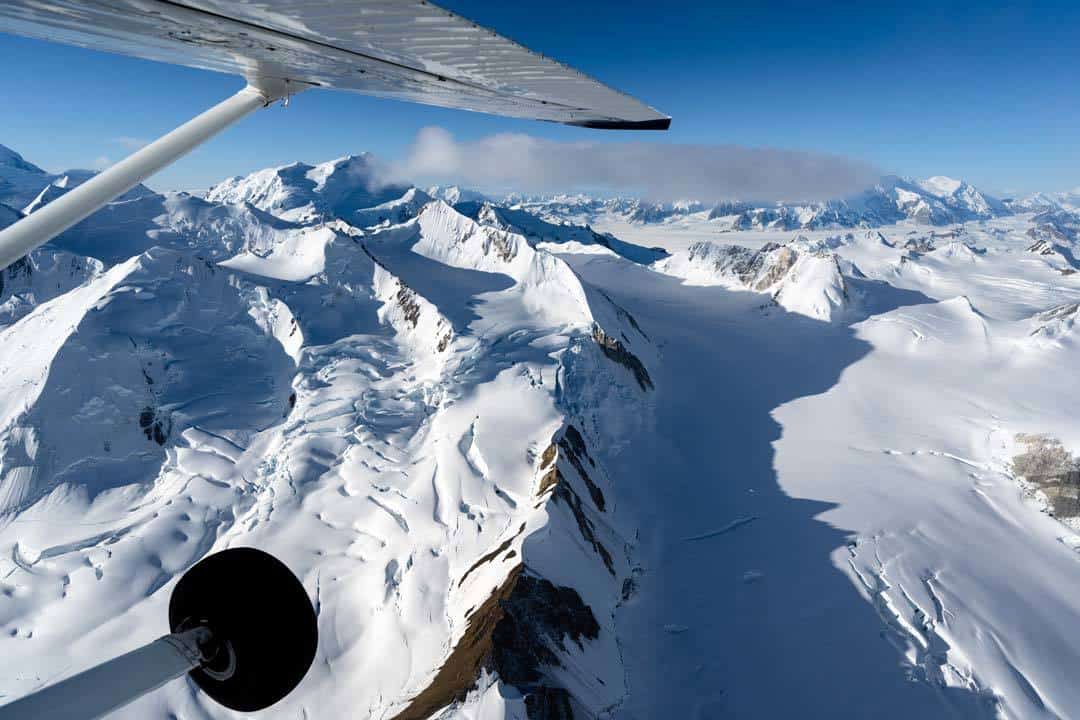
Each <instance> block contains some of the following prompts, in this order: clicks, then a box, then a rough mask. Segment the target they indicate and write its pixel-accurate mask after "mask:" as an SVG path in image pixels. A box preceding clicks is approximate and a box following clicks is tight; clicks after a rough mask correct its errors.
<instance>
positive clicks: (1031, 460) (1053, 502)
mask: <svg viewBox="0 0 1080 720" xmlns="http://www.w3.org/2000/svg"><path fill="white" fill-rule="evenodd" d="M1016 439H1017V441H1019V442H1020V443H1022V444H1023V445H1024V447H1025V452H1023V453H1021V454H1019V455H1017V456H1016V457H1014V458H1013V471H1014V472H1015V473H1016V474H1017V475H1020V476H1022V477H1023V478H1024V480H1026V481H1027V482H1028V483H1030V484H1031V485H1033V486H1034V488H1035V489H1036V491H1037V492H1041V493H1043V494H1044V495H1045V496H1046V498H1047V500H1048V501H1049V512H1050V514H1051V515H1053V516H1054V517H1056V518H1058V519H1060V520H1068V519H1071V518H1077V517H1080V463H1078V462H1077V460H1076V458H1074V457H1073V456H1072V454H1071V453H1070V452H1069V451H1068V450H1066V449H1065V447H1064V446H1063V445H1062V444H1061V441H1060V440H1058V439H1057V438H1053V437H1050V436H1048V435H1026V434H1023V433H1021V434H1019V435H1017V436H1016Z"/></svg>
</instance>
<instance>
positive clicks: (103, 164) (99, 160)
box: [90, 155, 113, 170]
mask: <svg viewBox="0 0 1080 720" xmlns="http://www.w3.org/2000/svg"><path fill="white" fill-rule="evenodd" d="M112 164H113V161H112V160H111V159H110V158H109V156H108V155H98V156H97V157H96V158H94V162H93V163H91V165H90V168H91V169H92V170H104V169H105V168H107V167H109V166H110V165H112Z"/></svg>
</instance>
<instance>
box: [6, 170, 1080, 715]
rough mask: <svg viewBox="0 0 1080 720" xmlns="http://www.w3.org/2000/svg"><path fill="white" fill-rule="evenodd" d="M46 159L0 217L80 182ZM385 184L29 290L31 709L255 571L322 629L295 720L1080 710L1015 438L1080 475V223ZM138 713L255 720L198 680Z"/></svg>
mask: <svg viewBox="0 0 1080 720" xmlns="http://www.w3.org/2000/svg"><path fill="white" fill-rule="evenodd" d="M13 155H14V154H10V153H9V154H7V155H2V154H0V161H2V162H3V163H5V164H4V165H2V166H0V180H2V181H3V182H6V183H8V184H7V185H5V186H3V187H9V188H12V187H15V186H17V185H19V186H20V187H24V188H25V193H24V197H26V198H27V199H26V201H25V203H23V202H19V203H16V204H14V205H10V204H5V205H0V224H2V223H5V222H11V221H15V220H16V219H17V218H18V217H20V216H21V215H22V212H23V210H24V209H27V208H28V209H29V210H30V211H31V212H33V211H37V208H39V207H41V205H42V204H43V203H46V202H48V201H49V200H50V199H52V198H55V197H57V196H59V194H61V193H62V192H63V191H65V186H67V185H70V183H71V182H73V181H74V180H77V175H76V174H73V173H67V174H66V175H67V176H68V178H69V180H68V181H64V180H63V179H62V178H63V176H51V175H48V174H47V173H44V172H42V171H40V169H38V168H36V167H34V166H32V165H30V164H29V163H26V162H25V161H24V160H22V159H21V158H17V156H15V157H13ZM375 167H376V163H375V160H374V159H373V158H371V157H370V156H358V157H354V158H344V159H341V160H336V161H332V162H330V163H324V164H322V165H304V164H296V165H291V166H287V167H284V168H275V169H270V170H265V171H260V172H258V173H254V174H253V175H251V176H249V177H247V178H233V179H231V180H227V181H225V182H224V183H222V184H220V185H219V186H217V187H216V188H215V189H214V191H212V192H211V194H210V196H208V197H207V198H206V199H200V198H195V197H191V196H189V195H186V194H183V193H165V194H157V193H151V192H149V191H147V192H145V193H141V194H138V195H137V196H135V197H130V198H127V199H124V200H122V201H119V202H115V203H112V204H110V205H109V206H107V207H106V208H105V209H103V210H102V211H101V212H100V213H98V214H96V215H95V216H93V217H91V218H89V219H88V220H87V221H85V222H84V223H81V224H80V225H79V226H77V227H75V228H72V230H70V231H68V232H67V233H65V234H64V235H62V236H61V237H59V238H57V239H56V240H55V241H54V242H52V243H49V244H47V245H46V246H43V247H42V248H39V249H38V250H35V251H34V252H32V253H31V254H29V255H28V256H27V257H26V258H24V259H22V260H20V261H19V262H17V263H15V264H14V265H12V266H11V267H9V268H7V269H5V270H4V271H3V274H2V275H0V280H2V283H3V284H2V287H0V378H3V382H0V654H2V656H3V657H4V658H5V659H6V660H7V665H8V666H10V667H12V668H18V672H10V673H0V703H2V702H6V701H7V700H8V699H10V698H13V697H17V696H21V695H23V694H25V693H27V692H30V691H32V690H34V689H37V688H39V687H41V686H43V685H45V684H48V683H50V682H53V681H55V680H58V679H60V678H62V677H65V676H67V675H69V674H71V673H73V672H75V671H77V670H79V669H81V668H84V667H87V666H89V665H91V664H93V663H95V662H98V661H101V660H103V659H105V658H107V657H111V656H115V655H117V654H119V653H122V652H125V651H127V650H130V649H132V648H133V647H135V646H137V645H138V644H140V643H142V642H145V641H147V640H149V639H152V638H154V637H156V636H158V635H160V633H161V631H162V623H163V618H164V616H165V611H166V605H167V600H168V595H169V591H170V589H171V588H172V584H173V583H174V582H175V581H176V579H177V577H178V576H179V575H180V574H182V573H183V572H184V570H185V569H186V568H188V567H190V566H191V565H192V564H193V563H194V562H196V561H198V560H199V559H200V558H202V557H204V556H205V555H206V554H208V553H211V552H214V551H216V550H220V549H222V548H225V547H230V546H256V547H260V548H264V549H266V550H268V551H270V552H272V553H274V554H275V555H276V556H278V557H279V558H281V559H282V560H283V561H284V562H285V563H286V564H287V565H288V566H289V567H290V568H291V569H292V570H293V571H294V572H295V573H296V574H297V575H298V577H299V578H300V579H301V581H302V583H303V584H304V587H305V588H306V590H307V591H308V593H309V596H310V597H311V599H312V602H313V604H314V606H315V608H316V610H317V614H318V623H319V632H320V643H319V648H318V652H317V656H316V660H315V663H314V665H313V667H312V669H311V671H310V672H309V673H308V675H307V677H306V678H305V679H304V681H303V683H302V684H301V685H300V687H298V688H297V690H296V691H295V692H294V693H293V694H292V695H290V696H289V697H288V698H286V699H285V700H284V701H282V702H281V703H280V704H278V705H276V706H274V707H272V708H270V709H269V710H268V711H267V712H266V713H265V715H266V716H267V717H282V718H297V717H362V718H366V717H371V718H383V719H384V720H388V719H391V718H400V719H403V720H404V719H409V720H411V719H417V720H427V719H429V718H439V719H440V720H450V719H451V718H460V719H462V720H464V719H469V720H506V719H507V718H519V719H522V718H529V719H530V720H554V719H559V720H563V719H565V718H577V719H579V720H580V719H582V718H624V717H625V718H654V717H672V718H720V717H803V716H806V714H807V713H808V710H807V708H813V711H812V712H810V714H813V715H819V716H822V717H852V716H858V717H886V718H897V719H900V718H905V719H907V718H911V717H947V716H953V717H971V718H991V717H993V718H999V717H1017V718H1020V717H1023V718H1050V717H1055V716H1057V717H1062V716H1068V715H1070V714H1073V709H1074V708H1080V690H1078V686H1077V684H1076V683H1075V682H1073V681H1072V678H1071V676H1070V674H1069V673H1067V672H1066V673H1062V671H1061V668H1068V667H1071V666H1073V665H1075V664H1076V661H1078V660H1080V639H1078V637H1077V635H1076V633H1075V632H1073V631H1072V629H1073V628H1075V627H1076V626H1077V624H1078V623H1080V579H1078V578H1080V575H1078V574H1077V573H1076V572H1075V570H1076V563H1077V555H1076V549H1077V548H1080V537H1078V536H1077V535H1076V534H1075V529H1074V527H1073V526H1070V525H1068V524H1064V525H1063V524H1062V523H1061V522H1058V520H1057V519H1056V518H1055V517H1052V516H1051V514H1052V513H1060V512H1065V511H1066V510H1067V511H1068V512H1069V513H1072V512H1074V510H1075V508H1076V507H1077V498H1076V488H1075V484H1076V483H1075V477H1074V475H1073V474H1071V473H1073V470H1072V466H1071V465H1069V466H1068V467H1065V466H1064V465H1062V466H1061V467H1058V466H1055V469H1054V473H1053V474H1052V476H1049V477H1050V479H1049V480H1048V479H1047V478H1042V480H1040V479H1039V478H1040V477H1041V476H1038V473H1037V472H1036V471H1035V470H1033V469H1032V468H1036V469H1037V468H1038V467H1042V465H1043V464H1045V463H1042V464H1040V462H1036V461H1038V460H1039V458H1038V457H1035V458H1033V457H1032V455H1033V453H1036V450H1037V449H1038V448H1036V449H1032V448H1033V447H1034V446H1032V445H1031V443H1030V442H1028V441H1020V440H1018V439H1017V438H1029V439H1030V438H1035V437H1040V438H1042V437H1045V438H1050V437H1052V438H1054V441H1053V442H1050V441H1049V440H1047V441H1046V442H1045V443H1043V444H1042V445H1039V447H1044V446H1045V447H1049V448H1051V449H1052V450H1053V451H1054V453H1056V454H1055V457H1057V456H1060V457H1061V458H1068V460H1069V462H1070V463H1071V462H1073V461H1074V457H1075V455H1076V454H1077V453H1076V451H1077V448H1080V426H1078V425H1077V423H1076V421H1075V417H1074V416H1075V412H1074V408H1075V407H1076V405H1077V404H1078V403H1080V389H1077V387H1076V386H1075V385H1076V384H1075V383H1070V382H1068V381H1067V380H1068V378H1067V376H1068V372H1067V369H1068V368H1071V367H1074V366H1075V365H1076V362H1077V360H1078V359H1080V358H1074V357H1073V354H1075V353H1078V352H1080V344H1078V343H1077V342H1076V334H1077V330H1076V323H1075V319H1076V317H1077V307H1078V305H1080V286H1078V285H1077V284H1076V277H1075V276H1074V275H1073V274H1071V272H1067V271H1070V270H1071V269H1072V267H1073V265H1072V263H1073V261H1074V260H1073V259H1074V257H1075V255H1074V253H1076V252H1080V248H1077V247H1076V243H1077V237H1078V235H1077V232H1078V230H1080V223H1078V222H1077V221H1076V219H1075V215H1074V214H1073V213H1072V211H1070V210H1069V209H1068V208H1065V207H1046V208H1043V209H1042V210H1040V212H1039V213H1035V212H1025V213H1023V214H1020V215H1015V216H1013V215H1007V214H1006V213H1007V212H1008V208H1006V210H1005V211H1003V210H1002V209H1001V208H1000V207H999V206H998V205H997V204H996V203H995V202H994V201H992V200H991V199H989V198H986V197H984V196H982V195H981V194H979V193H978V192H977V191H975V190H974V189H973V188H970V186H966V185H965V184H963V183H959V182H956V181H951V180H948V179H947V178H931V179H930V180H927V181H924V182H921V183H914V182H909V181H895V182H889V183H883V184H882V187H881V188H878V189H875V190H874V191H873V192H871V193H869V194H868V195H867V196H865V197H864V198H863V199H862V200H861V201H858V202H856V201H854V200H849V201H847V202H845V203H842V204H840V203H837V204H822V205H821V206H807V207H804V208H794V207H792V208H787V209H784V208H755V207H751V206H748V205H742V204H738V203H732V204H729V205H725V206H717V207H705V206H700V205H694V204H689V203H686V204H671V205H668V206H664V207H663V209H662V210H657V207H658V206H649V205H648V204H647V203H641V202H638V201H632V200H618V199H607V200H597V199H591V198H583V197H577V196H564V197H559V198H549V199H544V200H542V201H541V200H535V199H527V198H515V199H514V201H513V202H512V203H497V202H493V201H491V200H485V199H483V198H476V197H469V196H468V195H467V194H466V193H463V192H461V191H460V190H455V189H449V188H445V189H440V188H433V189H430V190H428V191H421V190H419V189H417V188H408V187H385V186H381V185H379V184H378V182H377V181H376V178H377V174H376V173H375V172H374V168H375ZM28 178H29V179H28ZM73 178H74V180H73ZM908 193H910V197H909V195H908ZM8 197H13V196H12V195H9V196H8ZM35 199H37V200H38V202H37V204H36V205H34V200H35ZM654 211H655V212H654ZM766 211H768V212H775V213H778V215H776V216H774V217H773V218H772V219H767V217H768V216H767V213H766ZM5 213H6V214H5ZM785 213H786V214H785ZM599 216H603V217H607V218H611V217H615V218H621V219H622V220H623V221H624V222H626V223H627V224H626V225H622V226H621V227H631V226H632V229H634V230H637V231H641V232H640V234H639V235H637V236H636V237H639V238H643V242H645V243H646V244H649V245H651V244H656V245H657V246H659V247H656V248H648V247H644V246H643V245H642V244H634V243H629V242H626V241H624V240H621V239H619V238H618V237H616V236H615V235H613V234H611V233H605V232H599V231H597V230H596V229H595V227H596V226H593V225H591V224H590V223H591V222H592V218H594V217H599ZM733 216H745V217H746V218H758V219H751V220H748V221H747V222H748V224H747V227H751V228H754V229H753V230H752V231H750V232H745V233H744V232H740V231H739V230H731V231H730V232H729V233H726V234H725V235H723V238H724V240H727V241H730V242H726V243H719V242H699V241H697V240H700V239H701V235H699V236H697V238H696V241H695V242H693V243H685V242H683V241H682V240H680V239H678V238H674V237H673V235H674V231H675V230H677V229H678V228H679V227H680V226H683V225H685V226H689V227H692V228H698V229H699V230H700V232H701V233H702V234H704V235H705V237H711V236H712V235H713V234H715V233H717V232H719V231H721V230H725V229H730V225H731V222H732V220H731V218H732V217H733ZM919 218H924V219H925V220H926V222H930V223H938V222H946V219H949V218H951V219H949V220H948V221H947V222H948V224H949V225H950V227H947V228H939V227H925V228H923V227H917V226H916V223H913V222H912V220H918V219H919ZM962 218H967V219H966V220H963V221H961V219H962ZM887 220H888V221H890V222H891V221H894V220H895V221H900V222H899V224H896V225H890V224H881V223H885V222H886V221H887ZM871 222H872V223H874V224H877V225H880V226H876V227H874V228H859V229H852V230H850V231H849V230H846V229H845V230H841V231H835V230H827V229H815V228H822V227H826V226H830V227H831V226H833V225H844V226H845V227H846V226H847V225H851V224H860V223H871ZM788 226H790V227H799V228H801V229H799V230H798V231H790V233H789V234H785V235H782V236H779V239H777V238H778V235H777V230H778V229H779V228H782V227H788ZM763 228H764V229H768V228H771V230H770V231H769V232H768V233H765V234H763V233H762V229H763ZM802 228H805V229H802ZM780 232H783V233H788V232H789V231H786V230H780ZM616 234H621V232H617V233H616ZM627 237H629V236H627ZM1063 373H1064V374H1063ZM1063 378H1065V379H1064V380H1063ZM1024 442H1027V444H1026V445H1024ZM1021 445H1023V447H1021ZM1036 454H1037V453H1036ZM1021 457H1023V458H1026V459H1025V461H1024V462H1021V463H1019V464H1017V463H1016V462H1015V459H1016V458H1021ZM1059 465H1060V463H1059ZM1029 475H1030V476H1031V477H1028V476H1029ZM1032 478H1034V480H1032ZM1051 480H1052V482H1051ZM1040 482H1041V485H1039V483H1040ZM1037 485H1038V486H1039V487H1041V488H1042V490H1041V492H1043V496H1039V495H1038V493H1035V492H1034V491H1032V490H1031V488H1032V487H1035V486H1037ZM1048 494H1049V495H1048ZM1051 495H1052V497H1050V496H1051ZM1047 497H1050V500H1047ZM1040 498H1041V499H1040ZM1075 517H1076V516H1075V515H1071V514H1070V515H1068V516H1067V517H1066V516H1062V517H1061V519H1063V520H1065V521H1067V522H1068V521H1071V519H1074V518H1075ZM882 639H884V640H885V641H886V642H881V640H882ZM117 717H130V718H147V717H150V718H170V717H172V718H176V717H207V718H218V717H220V718H227V717H236V715H235V714H234V713H230V712H228V711H225V710H223V709H222V708H220V707H218V706H215V705H213V704H212V703H211V702H210V701H209V700H207V699H206V697H205V695H204V694H202V693H201V692H199V691H198V690H197V689H195V687H194V686H193V685H192V684H190V683H185V682H176V683H172V684H169V685H167V686H166V687H164V688H162V689H160V690H158V691H156V692H155V693H153V694H151V695H149V696H148V697H146V698H144V699H143V700H141V701H139V702H137V703H135V704H133V705H131V706H130V707H128V708H125V709H123V710H122V711H121V712H119V713H118V714H117Z"/></svg>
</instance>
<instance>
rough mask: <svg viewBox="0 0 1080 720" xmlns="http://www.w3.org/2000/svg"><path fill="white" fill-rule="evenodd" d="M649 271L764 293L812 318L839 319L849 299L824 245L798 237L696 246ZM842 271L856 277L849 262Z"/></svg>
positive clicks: (836, 264) (834, 258)
mask: <svg viewBox="0 0 1080 720" xmlns="http://www.w3.org/2000/svg"><path fill="white" fill-rule="evenodd" d="M653 268H654V269H656V270H657V271H659V272H662V273H665V274H669V275H674V276H676V277H681V278H683V279H685V280H687V281H689V282H692V283H694V284H700V285H721V286H724V287H728V288H732V289H738V290H752V291H755V292H761V293H768V294H769V295H770V296H771V302H772V303H775V304H776V305H779V306H780V307H782V308H784V309H785V310H787V311H789V312H794V313H798V314H800V315H805V316H807V317H811V318H814V319H817V320H825V321H830V320H833V319H837V318H840V317H842V316H843V314H844V312H845V311H846V310H847V309H849V306H850V304H851V302H852V299H853V298H852V296H851V294H850V293H849V290H848V282H847V281H846V280H845V276H844V273H842V272H841V269H840V261H839V258H838V257H837V255H836V254H835V253H833V252H832V251H831V250H830V249H829V248H828V244H826V243H819V244H812V243H810V242H809V241H808V240H806V238H803V237H801V236H800V237H798V238H796V239H795V240H793V241H792V242H791V243H788V244H786V245H779V244H777V243H767V244H765V245H763V246H762V247H761V248H759V249H757V250H750V249H749V248H746V247H743V246H740V245H717V244H715V243H711V242H699V243H695V244H694V245H691V246H690V248H689V250H688V251H686V252H680V253H676V254H675V255H673V256H672V257H670V258H667V259H665V260H661V261H659V262H657V263H656V264H655V265H654V266H653ZM848 272H849V273H850V274H854V275H856V276H861V272H860V271H859V269H858V268H857V267H855V266H854V265H850V264H849V270H848Z"/></svg>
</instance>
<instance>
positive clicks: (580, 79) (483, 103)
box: [0, 0, 671, 130]
mask: <svg viewBox="0 0 1080 720" xmlns="http://www.w3.org/2000/svg"><path fill="white" fill-rule="evenodd" d="M0 31H3V32H9V33H13V34H17V35H25V36H29V37H34V38H40V39H43V40H50V41H55V42H63V43H68V44H73V45H79V46H82V47H88V48H94V49H97V50H105V51H110V52H116V53H122V54H125V55H133V56H136V57H141V58H147V59H151V60H158V61H163V62H168V63H174V64H179V65H188V66H191V67H197V68H203V69H207V70H215V71H219V72H225V73H232V74H239V75H243V76H244V77H246V78H248V79H249V80H254V79H287V80H290V81H292V82H302V83H309V84H311V85H315V86H319V87H327V88H337V89H341V90H351V91H355V92H360V93H366V94H369V95H378V96H382V97H389V98H395V99H398V100H408V101H413V102H419V103H425V104H428V105H439V106H442V107H450V108H461V109H465V110H476V111H480V112H486V113H491V114H495V115H508V116H511V117H520V118H532V119H537V120H550V121H554V122H560V123H566V124H570V125H581V126H585V127H596V128H609V129H653V130H664V129H667V127H668V125H669V124H670V122H671V118H669V117H668V116H666V115H664V114H662V113H659V112H657V111H656V110H654V109H652V108H650V107H648V106H647V105H644V104H643V103H641V102H639V101H638V100H635V99H634V98H632V97H630V96H629V95H625V94H623V93H620V92H618V91H616V90H613V89H611V88H609V87H607V86H606V85H603V84H601V83H599V82H597V81H596V80H593V79H592V78H590V77H588V76H586V75H584V74H582V73H580V72H578V71H576V70H574V69H573V68H570V67H568V66H566V65H563V64H561V63H559V62H556V61H554V60H551V59H549V58H546V57H544V56H542V55H540V54H538V53H535V52H533V51H531V50H529V49H528V48H525V47H523V46H521V45H519V44H517V43H515V42H513V41H511V40H508V39H507V38H504V37H502V36H500V35H498V34H496V33H495V32H493V31H491V30H488V29H487V28H484V27H482V26H480V25H477V24H476V23H474V22H471V21H469V20H466V19H465V18H462V17H460V16H458V15H455V14H453V13H451V12H448V11H446V10H443V9H442V8H440V7H438V6H436V5H432V4H431V3H429V2H424V1H422V0H344V1H338V2H331V1H330V0H321V1H312V0H178V1H177V0H2V2H0Z"/></svg>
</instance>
